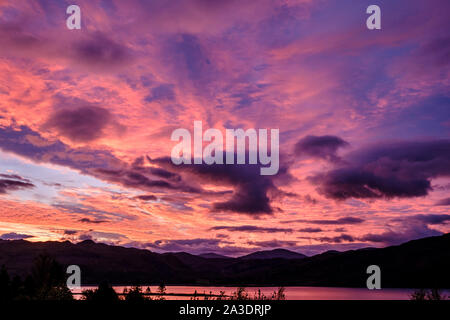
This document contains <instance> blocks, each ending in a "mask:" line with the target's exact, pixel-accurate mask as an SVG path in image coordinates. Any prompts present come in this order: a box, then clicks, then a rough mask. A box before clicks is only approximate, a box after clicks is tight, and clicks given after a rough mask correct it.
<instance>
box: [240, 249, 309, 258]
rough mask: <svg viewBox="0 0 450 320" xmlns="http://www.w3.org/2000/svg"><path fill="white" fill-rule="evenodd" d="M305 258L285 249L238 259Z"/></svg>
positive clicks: (252, 254)
mask: <svg viewBox="0 0 450 320" xmlns="http://www.w3.org/2000/svg"><path fill="white" fill-rule="evenodd" d="M303 258H306V256H305V255H304V254H301V253H297V252H293V251H289V250H286V249H274V250H266V251H257V252H253V253H250V254H248V255H246V256H242V257H240V259H247V260H248V259H303Z"/></svg>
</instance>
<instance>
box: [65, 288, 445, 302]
mask: <svg viewBox="0 0 450 320" xmlns="http://www.w3.org/2000/svg"><path fill="white" fill-rule="evenodd" d="M125 288H130V287H126V286H117V287H114V289H115V290H116V292H117V293H122V292H123V290H124V289H125ZM142 288H143V291H145V289H146V288H147V286H143V287H142ZM85 289H95V287H83V289H82V290H85ZM150 289H151V292H153V293H155V292H157V290H158V287H157V286H150ZM236 289H237V288H236V287H197V286H167V287H166V292H167V293H184V294H192V293H194V291H196V290H197V293H199V294H201V293H206V294H209V293H212V294H220V291H225V295H232V294H233V292H235V291H236ZM258 289H261V292H263V293H264V294H265V295H266V296H271V295H272V293H273V291H275V290H277V289H278V288H277V287H246V291H247V292H248V293H249V295H250V296H251V297H253V295H254V293H255V292H256V291H257V290H258ZM413 291H414V290H413V289H381V290H368V289H363V288H329V287H285V295H286V299H287V300H409V298H410V294H411V293H412V292H413ZM73 292H81V290H74V291H73ZM443 293H444V294H446V295H449V292H448V291H447V292H443ZM165 298H166V299H168V300H189V297H186V296H182V297H177V296H167V297H165ZM200 299H202V298H201V297H200Z"/></svg>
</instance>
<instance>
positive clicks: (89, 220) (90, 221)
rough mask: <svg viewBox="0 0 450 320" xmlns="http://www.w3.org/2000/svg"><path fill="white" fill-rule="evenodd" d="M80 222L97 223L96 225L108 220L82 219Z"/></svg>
mask: <svg viewBox="0 0 450 320" xmlns="http://www.w3.org/2000/svg"><path fill="white" fill-rule="evenodd" d="M78 221H80V222H83V223H95V224H99V223H105V222H107V221H106V220H94V219H89V218H81V219H80V220H78Z"/></svg>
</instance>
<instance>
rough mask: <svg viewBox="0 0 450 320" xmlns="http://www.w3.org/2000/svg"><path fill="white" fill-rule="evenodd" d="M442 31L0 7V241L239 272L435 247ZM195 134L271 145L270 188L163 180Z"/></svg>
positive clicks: (275, 4)
mask: <svg viewBox="0 0 450 320" xmlns="http://www.w3.org/2000/svg"><path fill="white" fill-rule="evenodd" d="M372 2H373V3H372ZM71 4H77V5H78V6H79V7H80V8H81V29H80V30H69V29H68V28H67V27H66V19H67V17H68V16H69V15H68V14H66V9H67V7H68V6H69V5H71ZM371 4H377V5H379V6H380V8H381V30H368V29H367V27H366V19H367V18H368V16H369V15H368V14H366V8H367V7H368V6H369V5H371ZM449 12H450V3H449V1H447V0H442V1H440V0H430V1H419V0H408V1H406V0H402V1H381V0H377V1H372V0H371V1H365V0H361V1H357V2H356V1H350V0H336V1H327V0H316V1H312V0H279V1H269V0H258V1H242V0H239V1H238V0H227V1H225V0H223V1H222V0H221V1H207V0H190V1H187V0H186V1H182V0H171V1H168V0H167V1H166V0H160V1H143V0H141V1H140V0H130V1H118V0H112V1H103V0H102V1H99V0H97V1H94V0H88V1H84V0H77V1H76V3H73V2H72V1H71V2H68V1H59V0H58V1H56V0H54V1H53V0H27V1H8V0H0V238H2V239H6V240H14V239H26V240H29V241H48V240H53V241H65V240H69V241H72V242H78V241H83V240H93V241H97V242H103V243H107V244H114V245H122V246H128V247H137V248H144V249H148V250H152V251H155V252H168V251H186V252H190V253H193V254H199V253H206V252H215V253H218V254H225V255H229V256H239V255H243V254H246V253H250V252H254V251H258V250H269V249H274V248H285V249H290V250H294V251H297V252H301V253H303V254H306V255H314V254H317V253H320V252H324V251H327V250H340V251H342V250H349V249H357V248H363V247H385V246H389V245H396V244H400V243H402V242H406V241H409V240H412V239H419V238H423V237H428V236H436V235H440V234H443V233H448V232H449V231H450V214H449V205H450V192H449V191H450V90H449V88H450V86H449V84H450V83H449V82H450V81H449V71H450V20H449V19H448V13H449ZM194 121H202V123H203V127H204V129H206V128H215V129H218V130H220V131H221V132H225V130H226V129H227V128H232V129H236V128H243V129H244V130H246V129H249V128H255V129H261V128H266V129H279V132H280V138H279V139H280V147H279V149H280V170H279V172H278V174H276V175H273V176H262V175H260V173H259V167H258V165H249V164H247V165H238V164H235V165H231V164H228V165H218V164H213V165H207V164H198V165H180V166H176V165H174V164H173V163H172V162H171V161H170V155H171V150H172V148H173V147H174V145H175V144H176V142H174V141H171V133H172V132H173V130H175V129H177V128H186V129H188V130H191V131H192V130H193V123H194Z"/></svg>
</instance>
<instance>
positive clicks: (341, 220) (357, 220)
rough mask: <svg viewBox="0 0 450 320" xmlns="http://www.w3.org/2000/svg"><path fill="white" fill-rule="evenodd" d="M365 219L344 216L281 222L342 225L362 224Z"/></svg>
mask: <svg viewBox="0 0 450 320" xmlns="http://www.w3.org/2000/svg"><path fill="white" fill-rule="evenodd" d="M364 221H365V220H364V219H361V218H356V217H343V218H339V219H335V220H330V219H325V220H304V219H297V220H289V221H281V223H292V222H302V223H310V224H323V225H341V224H360V223H363V222H364Z"/></svg>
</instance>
